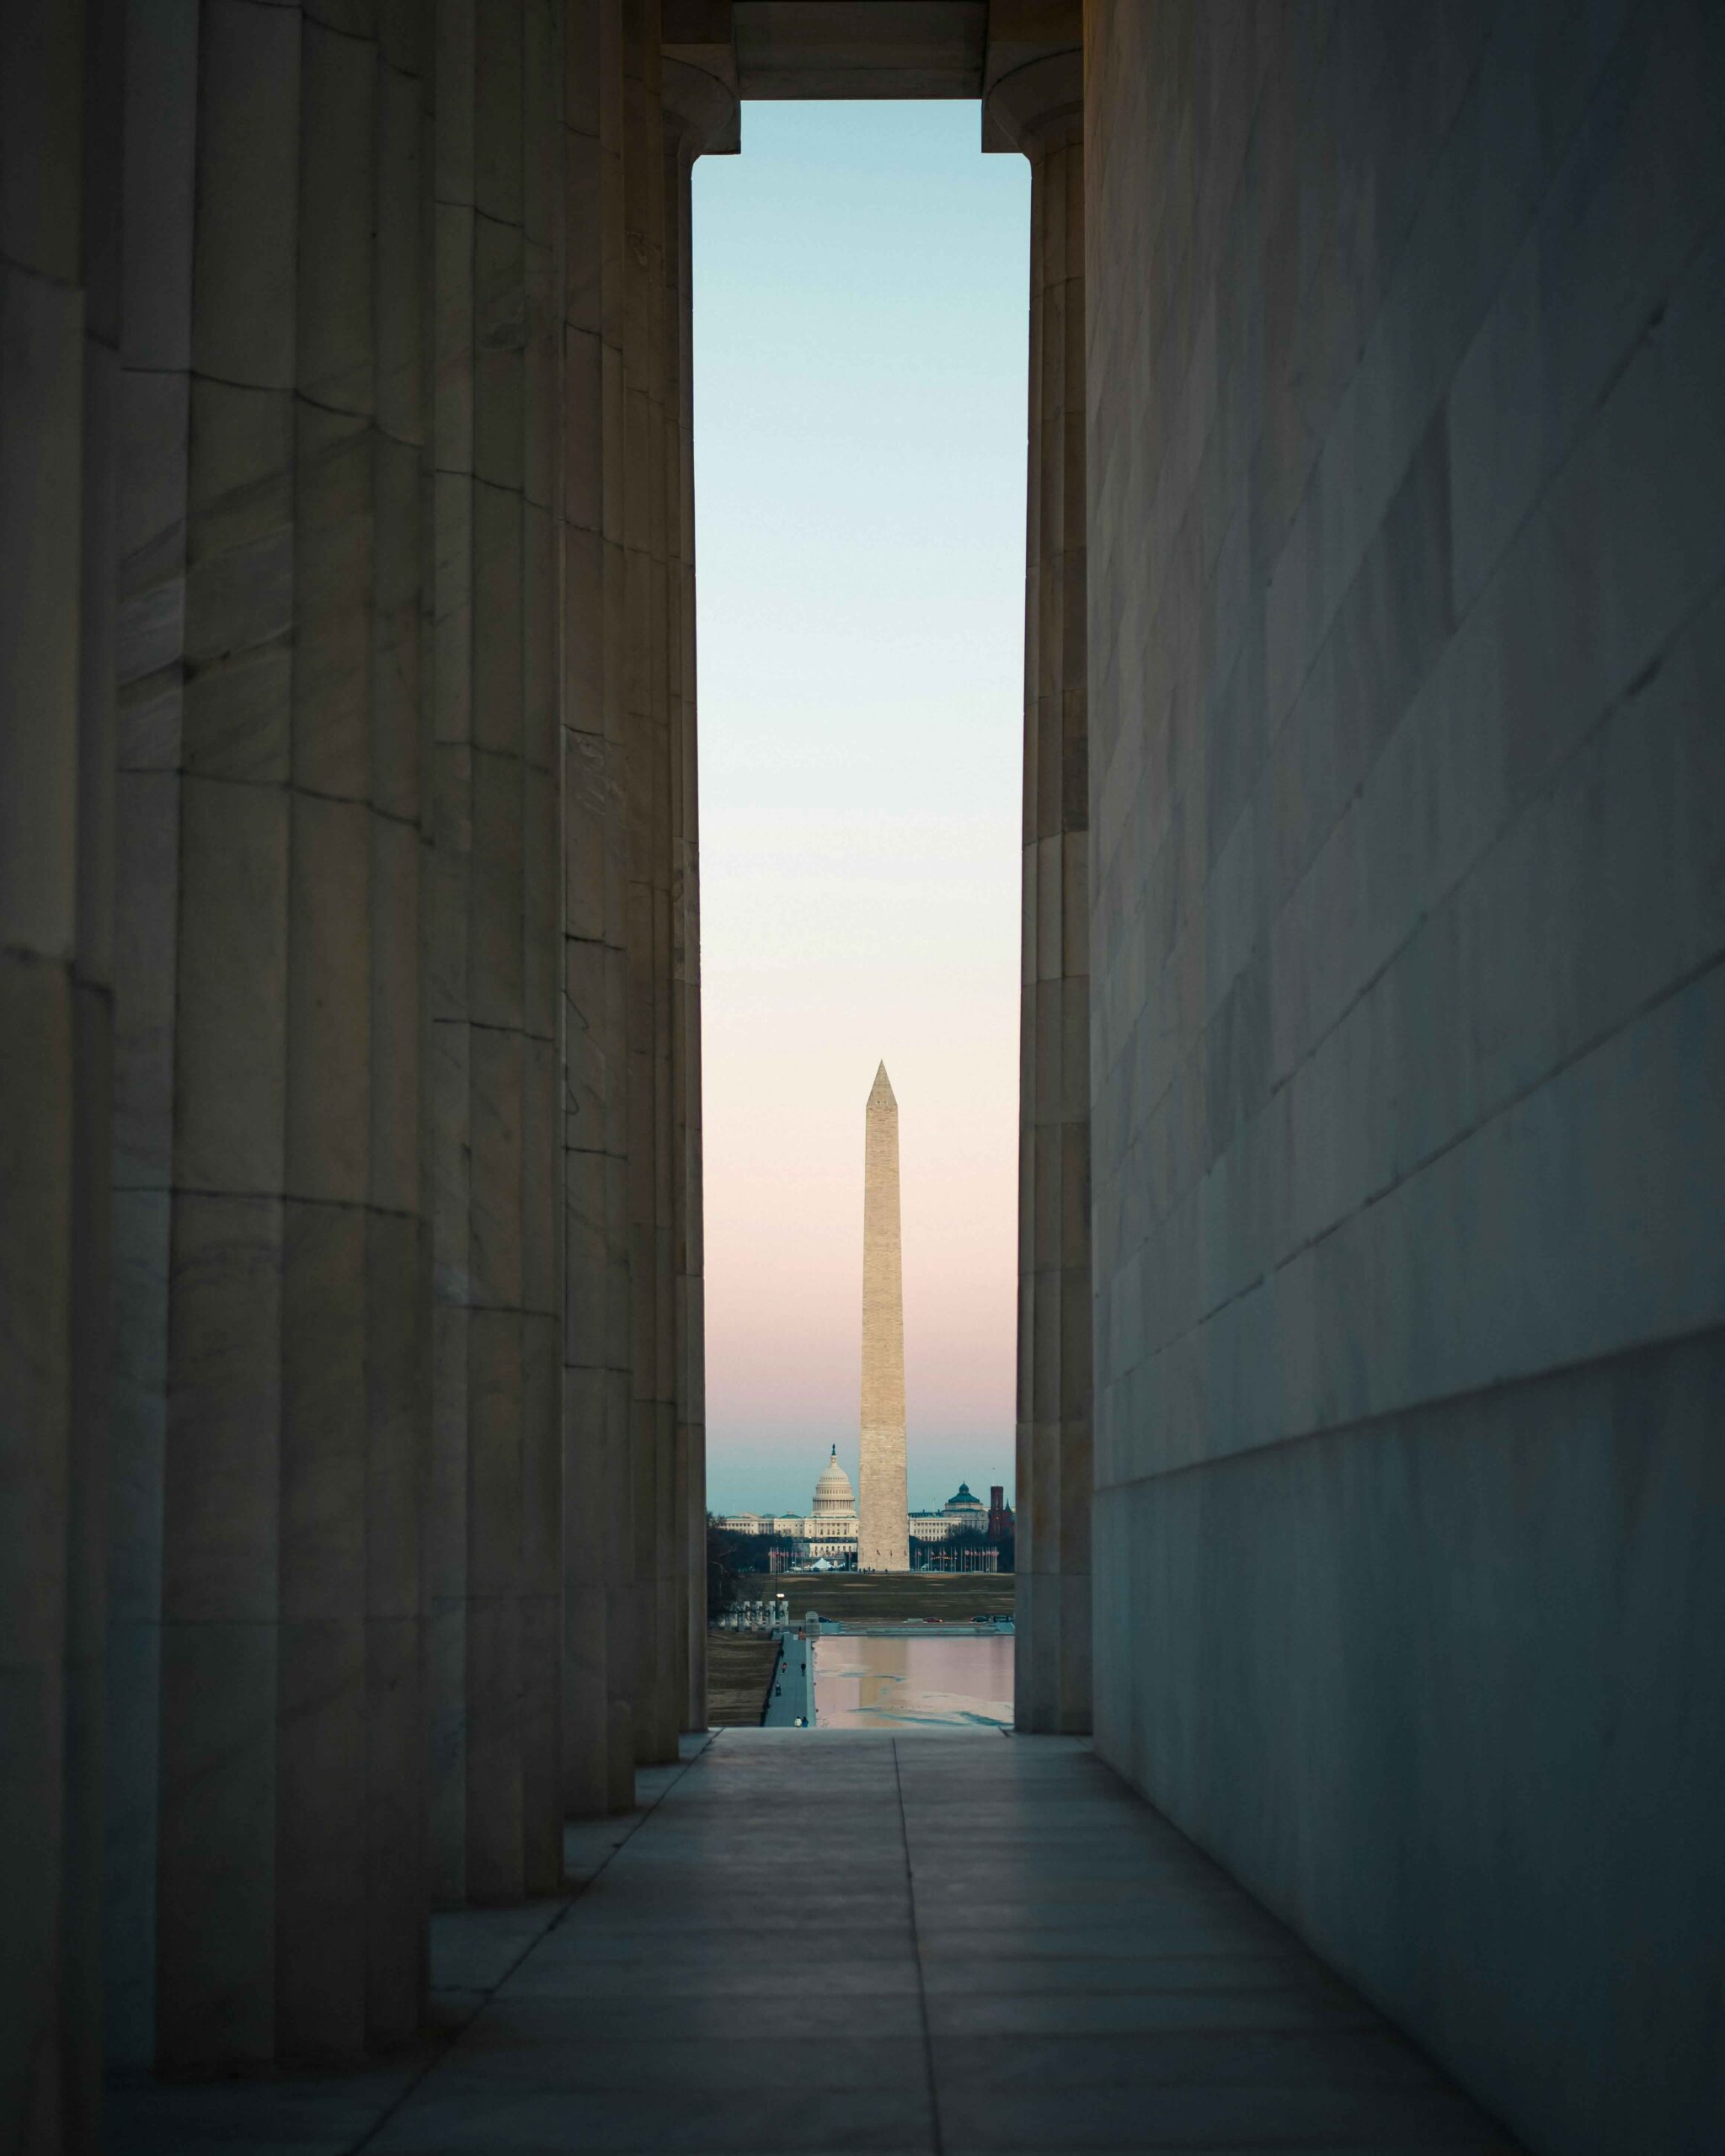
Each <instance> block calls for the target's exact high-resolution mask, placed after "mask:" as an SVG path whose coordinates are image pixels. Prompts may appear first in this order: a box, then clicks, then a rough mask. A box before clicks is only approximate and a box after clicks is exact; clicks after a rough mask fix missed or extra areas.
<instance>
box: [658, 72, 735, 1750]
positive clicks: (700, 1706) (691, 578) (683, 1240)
mask: <svg viewBox="0 0 1725 2156" xmlns="http://www.w3.org/2000/svg"><path fill="white" fill-rule="evenodd" d="M660 87H661V101H662V106H663V110H664V115H665V372H666V387H665V438H666V460H665V462H666V498H667V499H666V516H667V522H668V528H669V543H670V566H669V571H668V575H667V580H666V603H667V609H668V620H667V626H666V645H667V652H668V668H669V676H670V699H669V702H670V720H669V723H670V756H669V762H670V774H669V776H670V804H669V805H670V899H671V910H670V940H671V949H670V966H671V984H670V987H671V1040H670V1066H671V1101H670V1117H671V1128H670V1150H671V1175H672V1185H671V1222H672V1269H673V1295H674V1317H673V1369H674V1385H675V1389H676V1422H675V1427H674V1432H673V1452H672V1470H671V1481H672V1541H671V1547H670V1553H669V1562H670V1567H671V1572H672V1590H673V1598H674V1604H675V1609H676V1626H677V1648H676V1656H677V1667H676V1672H675V1683H676V1687H677V1690H678V1693H679V1694H680V1698H681V1726H682V1727H683V1728H685V1729H689V1730H698V1729H705V1727H706V1726H707V1404H706V1403H707V1358H706V1324H705V1291H704V1284H703V1268H704V1259H703V1252H702V1147H701V845H700V812H699V798H698V758H697V734H696V666H695V450H694V437H695V411H694V376H693V341H694V339H693V289H692V265H691V253H690V243H691V230H690V227H691V179H692V173H693V171H694V168H695V161H696V159H697V157H701V156H702V155H704V154H706V153H708V152H711V151H713V150H716V149H721V148H723V149H730V148H734V147H735V142H736V136H737V99H736V97H735V95H734V93H733V92H732V91H731V90H730V89H729V88H728V87H727V86H726V85H725V84H724V83H721V82H720V81H718V79H717V78H716V77H713V76H712V75H709V74H707V73H705V72H703V71H702V70H701V69H699V68H697V67H688V66H686V65H685V64H684V63H683V62H681V61H676V60H666V61H665V62H664V63H663V67H662V71H661V86H660Z"/></svg>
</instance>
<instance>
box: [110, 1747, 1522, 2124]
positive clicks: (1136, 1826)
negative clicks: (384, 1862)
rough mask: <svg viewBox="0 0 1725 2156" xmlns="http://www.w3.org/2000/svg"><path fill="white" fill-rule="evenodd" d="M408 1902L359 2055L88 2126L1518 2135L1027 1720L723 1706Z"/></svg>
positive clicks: (131, 2102) (1109, 1782)
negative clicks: (528, 1850) (542, 1858)
mask: <svg viewBox="0 0 1725 2156" xmlns="http://www.w3.org/2000/svg"><path fill="white" fill-rule="evenodd" d="M641 1780H642V1785H643V1798H644V1806H646V1807H647V1808H645V1809H644V1811H642V1812H637V1813H636V1814H634V1815H633V1817H631V1818H629V1819H628V1820H623V1821H620V1822H611V1823H608V1824H606V1826H603V1827H601V1828H580V1829H572V1830H571V1838H570V1855H571V1868H572V1871H573V1873H574V1876H575V1877H576V1878H578V1879H579V1880H581V1881H584V1882H585V1883H584V1884H582V1885H581V1887H580V1888H579V1892H576V1893H575V1894H574V1897H572V1898H571V1899H569V1900H568V1901H566V1902H563V1903H551V1904H543V1905H540V1906H539V1907H537V1908H532V1909H530V1910H515V1911H509V1912H486V1913H475V1914H471V1915H463V1916H461V1917H458V1918H444V1919H439V1920H438V1923H437V1925H436V1927H435V1934H436V1935H435V1942H434V1945H435V1958H436V1963H437V1967H436V1969H435V1981H436V1984H437V2003H438V2009H439V2013H440V2015H441V2018H442V2020H443V2023H444V2025H445V2029H446V2036H445V2037H444V2040H443V2041H441V2043H440V2044H439V2045H438V2046H436V2047H434V2048H430V2049H428V2052H426V2053H425V2055H424V2056H423V2057H419V2058H417V2059H414V2060H412V2061H409V2062H404V2063H403V2064H402V2065H401V2066H400V2067H399V2068H395V2069H393V2070H392V2071H390V2072H387V2073H375V2072H374V2073H366V2074H363V2075H350V2076H328V2077H322V2078H318V2077H307V2078H305V2079H296V2080H293V2081H275V2082H268V2083H259V2084H223V2085H222V2086H219V2087H215V2088H203V2089H147V2090H138V2091H133V2092H131V2093H126V2094H122V2095H119V2096H117V2097H116V2100H115V2111H114V2116H113V2117H112V2119H111V2121H110V2128H111V2130H110V2137H109V2145H110V2148H112V2149H114V2150H115V2151H116V2152H119V2156H168V2152H172V2156H213V2152H215V2151H217V2150H221V2151H223V2152H227V2156H231V2152H233V2151H235V2150H240V2149H245V2150H251V2151H258V2150H268V2151H270V2152H271V2156H349V2153H350V2152H357V2151H360V2150H364V2151H366V2152H367V2156H589V2152H592V2156H598V2153H599V2152H622V2151H639V2152H648V2151H660V2150H686V2151H713V2152H718V2151H725V2150H736V2151H761V2152H791V2151H797V2152H804V2156H811V2153H812V2152H818V2151H833V2152H837V2151H849V2150H876V2151H911V2150H915V2151H923V2152H926V2151H946V2152H953V2156H957V2152H966V2156H968V2153H969V2152H979V2153H980V2152H985V2151H1006V2150H1015V2149H1016V2150H1036V2151H1045V2152H1053V2151H1057V2150H1058V2151H1066V2150H1081V2149H1090V2148H1094V2149H1108V2150H1116V2151H1118V2150H1127V2149H1145V2150H1149V2149H1176V2148H1186V2149H1220V2148H1226V2149H1229V2150H1232V2151H1234V2152H1236V2156H1240V2152H1251V2151H1262V2152H1268V2151H1271V2150H1295V2149H1299V2150H1304V2151H1306V2152H1313V2151H1320V2152H1321V2151H1325V2150H1342V2149H1348V2150H1372V2151H1391V2150H1397V2151H1400V2150H1410V2151H1411V2150H1420V2151H1424V2152H1439V2151H1445V2152H1454V2153H1455V2156H1461V2152H1464V2151H1465V2152H1467V2156H1486V2152H1488V2151H1490V2152H1500V2153H1501V2156H1509V2152H1512V2151H1513V2150H1514V2146H1515V2144H1514V2143H1512V2142H1511V2141H1510V2140H1509V2138H1508V2137H1507V2136H1506V2135H1504V2134H1503V2132H1501V2131H1499V2130H1498V2129H1496V2128H1494V2127H1493V2125H1492V2123H1491V2122H1490V2121H1488V2120H1487V2119H1485V2118H1483V2117H1482V2116H1481V2115H1480V2113H1479V2112H1478V2111H1477V2110H1476V2109H1475V2108H1474V2107H1473V2106H1472V2105H1471V2104H1469V2103H1468V2102H1467V2101H1466V2099H1464V2098H1463V2097H1462V2096H1461V2095H1459V2094H1458V2093H1457V2092H1456V2091H1455V2089H1454V2088H1453V2087H1452V2086H1451V2085H1450V2084H1449V2083H1448V2082H1446V2081H1445V2079H1443V2077H1442V2076H1441V2075H1440V2074H1439V2073H1437V2072H1436V2071H1435V2070H1434V2068H1432V2067H1431V2066H1430V2065H1429V2063H1427V2062H1426V2061H1425V2060H1424V2059H1423V2057H1421V2056H1420V2054H1419V2053H1418V2052H1416V2051H1414V2050H1413V2048H1412V2047H1411V2046H1409V2045H1408V2044H1407V2043H1406V2042H1405V2041H1403V2040H1402V2038H1401V2037H1400V2036H1397V2034H1396V2033H1395V2032H1394V2031H1392V2030H1391V2029H1389V2028H1388V2027H1386V2025H1385V2024H1384V2023H1383V2022H1382V2021H1381V2020H1379V2019H1378V2018H1377V2017H1376V2016H1375V2015H1373V2014H1372V2013H1371V2012H1370V2010H1369V2009H1367V2008H1366V2007H1365V2005H1363V2004H1362V2003H1361V2002H1360V2001H1359V1999H1358V1998H1357V1997H1355V1996H1354V1994H1353V1993H1351V1992H1349V1991H1348V1988H1346V1987H1345V1986H1344V1985H1343V1984H1342V1983H1339V1982H1338V1980H1337V1979H1336V1978H1335V1977H1332V1975H1330V1974H1329V1973H1328V1972H1327V1971H1326V1970H1325V1969H1324V1968H1323V1967H1322V1965H1321V1964H1319V1963H1318V1962H1317V1961H1314V1960H1313V1958H1312V1957H1311V1955H1309V1954H1308V1953H1306V1951H1304V1950H1303V1949H1302V1948H1301V1947H1300V1945H1298V1944H1297V1943H1296V1942H1295V1940H1293V1939H1292V1938H1291V1937H1290V1935H1289V1934H1288V1933H1287V1932H1286V1931H1285V1930H1284V1929H1283V1928H1282V1927H1281V1926H1280V1925H1279V1924H1277V1923H1276V1922H1275V1921H1274V1919H1272V1918H1270V1917H1269V1916H1268V1915H1266V1914H1265V1913H1264V1912H1263V1910H1262V1909H1261V1908H1258V1905H1257V1904H1256V1903H1253V1902H1252V1900H1251V1899H1250V1898H1249V1897H1247V1895H1245V1894H1244V1893H1242V1892H1241V1890H1240V1889H1239V1888H1238V1887H1236V1886H1235V1885H1233V1883H1232V1882H1231V1881H1230V1880H1228V1879H1227V1878H1226V1876H1224V1875H1223V1874H1222V1873H1221V1872H1220V1871H1219V1870H1217V1869H1216V1868H1215V1866H1214V1865H1211V1864H1210V1863H1209V1862H1208V1861H1207V1860H1205V1859H1204V1858H1203V1857H1202V1856H1200V1855H1199V1854H1198V1852H1197V1851H1196V1850H1194V1849H1193V1847H1192V1845H1191V1844H1189V1843H1188V1842H1187V1841H1185V1840H1184V1839H1183V1838H1182V1837H1181V1836H1180V1835H1179V1834H1178V1833H1175V1831H1174V1830H1173V1829H1172V1828H1171V1827H1169V1826H1168V1825H1167V1822H1165V1821H1163V1820H1162V1818H1161V1817H1159V1816H1158V1815H1157V1814H1156V1813H1155V1812H1152V1811H1151V1810H1150V1809H1149V1808H1148V1807H1147V1806H1145V1805H1143V1804H1141V1803H1140V1801H1138V1800H1137V1799H1136V1798H1135V1797H1134V1796H1131V1795H1130V1792H1129V1791H1127V1790H1125V1789H1124V1787H1123V1786H1122V1785H1121V1784H1120V1783H1119V1781H1117V1780H1115V1779H1114V1776H1113V1775H1112V1774H1110V1773H1109V1772H1108V1769H1105V1768H1104V1767H1103V1766H1102V1765H1101V1764H1098V1762H1097V1760H1096V1759H1095V1758H1094V1757H1093V1756H1092V1754H1091V1753H1090V1752H1089V1750H1088V1748H1087V1747H1086V1746H1084V1745H1082V1744H1080V1743H1077V1742H1072V1741H1069V1740H1066V1739H1062V1738H1057V1737H1036V1738H1025V1737H1000V1736H997V1735H994V1734H978V1735H970V1734H954V1735H953V1736H944V1735H937V1734H927V1735H925V1734H922V1733H917V1734H916V1735H912V1736H901V1737H891V1736H885V1735H879V1736H877V1735H875V1734H873V1733H856V1732H849V1731H834V1732H819V1731H815V1732H800V1731H799V1732H775V1731H756V1730H750V1731H741V1730H728V1731H726V1732H724V1733H723V1734H721V1735H720V1736H718V1737H715V1738H713V1739H712V1740H710V1741H706V1740H694V1741H693V1742H692V1746H691V1756H690V1757H689V1758H688V1759H687V1760H686V1763H685V1764H684V1765H683V1766H682V1767H681V1768H676V1769H666V1770H664V1771H663V1772H661V1773H660V1774H656V1775H651V1776H649V1775H644V1776H643V1777H642V1778H641Z"/></svg>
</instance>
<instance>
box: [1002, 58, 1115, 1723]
mask: <svg viewBox="0 0 1725 2156" xmlns="http://www.w3.org/2000/svg"><path fill="white" fill-rule="evenodd" d="M990 110H991V115H992V116H994V117H995V118H996V119H997V120H1001V122H1002V123H1003V124H1004V125H1005V128H1006V131H1007V133H1008V135H1009V136H1010V137H1011V139H1012V140H1013V141H1015V142H1016V143H1017V147H1019V148H1021V149H1022V150H1023V152H1025V154H1026V155H1027V156H1028V157H1029V159H1030V162H1031V172H1032V179H1031V238H1030V456H1029V475H1028V504H1027V519H1026V525H1027V539H1026V567H1025V631H1024V675H1025V680H1024V872H1023V976H1022V979H1023V990H1022V994H1023V1005H1022V1011H1023V1015H1022V1022H1021V1032H1020V1088H1019V1102H1020V1109H1019V1170H1018V1205H1019V1258H1018V1422H1017V1581H1018V1584H1017V1651H1016V1658H1017V1673H1016V1687H1017V1721H1018V1725H1019V1726H1020V1727H1021V1728H1023V1729H1029V1730H1048V1731H1065V1732H1082V1731H1085V1730H1087V1729H1088V1728H1089V1726H1090V1591H1091V1590H1090V1520H1091V1497H1092V1448H1091V1366H1092V1356H1091V1307H1090V1049H1089V1043H1090V998H1089V987H1090V984H1089V972H1090V965H1089V892H1088V874H1089V791H1088V789H1089V775H1088V719H1087V696H1086V661H1085V636H1086V620H1085V486H1084V223H1083V219H1084V150H1083V143H1082V139H1081V128H1082V109H1081V63H1080V61H1079V56H1078V55H1077V53H1076V51H1075V52H1073V53H1071V54H1070V55H1065V56H1056V57H1055V58H1053V59H1049V60H1044V61H1036V62H1033V63H1032V64H1031V65H1029V66H1028V67H1025V68H1023V70H1021V71H1020V72H1018V73H1017V75H1012V76H1008V77H1006V78H1005V80H1004V81H1003V82H1002V83H999V84H997V85H996V88H995V90H994V91H993V93H991V103H990Z"/></svg>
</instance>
